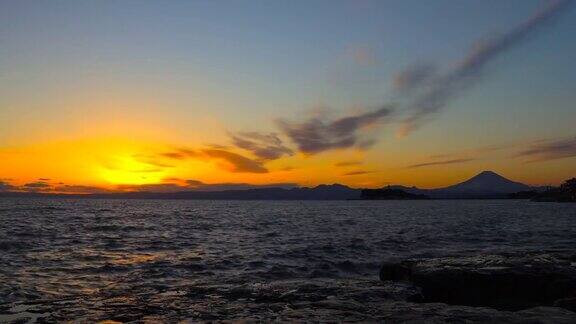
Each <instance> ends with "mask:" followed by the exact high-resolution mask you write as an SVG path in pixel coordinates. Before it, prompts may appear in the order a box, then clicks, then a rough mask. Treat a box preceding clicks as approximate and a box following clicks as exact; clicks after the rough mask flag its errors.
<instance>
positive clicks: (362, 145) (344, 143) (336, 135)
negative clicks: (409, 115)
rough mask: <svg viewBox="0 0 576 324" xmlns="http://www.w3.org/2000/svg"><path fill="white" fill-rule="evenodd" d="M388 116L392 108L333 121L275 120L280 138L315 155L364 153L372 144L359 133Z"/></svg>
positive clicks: (321, 117) (304, 151)
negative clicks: (343, 151)
mask: <svg viewBox="0 0 576 324" xmlns="http://www.w3.org/2000/svg"><path fill="white" fill-rule="evenodd" d="M391 113H392V108H391V107H390V106H386V107H382V108H379V109H376V110H374V111H369V112H365V113H360V114H356V115H352V116H347V117H342V118H339V119H336V120H330V119H329V118H327V117H326V116H320V117H314V118H310V119H308V120H306V121H303V122H289V121H286V120H278V121H277V124H278V126H279V127H280V129H281V130H282V132H283V133H284V135H286V136H287V137H288V138H290V140H292V142H294V143H295V144H296V146H297V147H298V149H299V150H300V152H302V153H306V154H317V153H321V152H324V151H327V150H333V149H346V148H359V149H366V148H367V147H369V146H371V145H372V144H374V141H372V140H371V139H363V138H362V137H361V134H360V131H361V130H363V129H366V128H368V127H369V126H373V125H376V124H378V123H382V121H383V120H384V118H385V117H387V116H389V115H390V114H391Z"/></svg>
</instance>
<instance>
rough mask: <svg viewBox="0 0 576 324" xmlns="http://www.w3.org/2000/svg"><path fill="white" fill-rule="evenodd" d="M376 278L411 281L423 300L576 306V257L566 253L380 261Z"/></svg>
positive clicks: (512, 307)
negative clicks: (379, 269) (380, 266)
mask: <svg viewBox="0 0 576 324" xmlns="http://www.w3.org/2000/svg"><path fill="white" fill-rule="evenodd" d="M380 279H381V280H383V281H388V280H390V281H400V282H407V283H411V284H413V285H414V286H415V287H418V288H420V289H421V290H422V301H423V302H441V303H446V304H453V305H468V306H484V307H491V308H494V309H499V310H510V311H518V310H524V309H528V308H533V307H541V306H557V307H562V308H565V309H567V310H575V305H576V303H575V302H576V255H575V254H568V253H565V252H564V253H553V252H552V253H523V254H517V253H516V254H488V255H482V254H479V255H474V256H470V257H461V256H460V257H444V258H428V259H411V260H405V261H402V262H397V263H388V264H384V265H383V266H382V268H381V271H380Z"/></svg>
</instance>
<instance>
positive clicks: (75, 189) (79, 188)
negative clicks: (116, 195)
mask: <svg viewBox="0 0 576 324" xmlns="http://www.w3.org/2000/svg"><path fill="white" fill-rule="evenodd" d="M52 191H54V192H61V193H74V194H99V193H110V192H114V191H113V190H110V189H106V188H102V187H95V186H83V185H61V186H56V187H54V188H53V190H52Z"/></svg>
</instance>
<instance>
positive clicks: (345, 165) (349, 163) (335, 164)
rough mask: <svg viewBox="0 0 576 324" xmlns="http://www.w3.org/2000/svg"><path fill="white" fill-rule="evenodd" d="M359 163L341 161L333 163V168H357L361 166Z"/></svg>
mask: <svg viewBox="0 0 576 324" xmlns="http://www.w3.org/2000/svg"><path fill="white" fill-rule="evenodd" d="M361 164H362V162H361V161H341V162H336V163H334V166H335V167H349V166H358V165H361Z"/></svg>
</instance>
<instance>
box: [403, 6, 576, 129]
mask: <svg viewBox="0 0 576 324" xmlns="http://www.w3.org/2000/svg"><path fill="white" fill-rule="evenodd" d="M571 2H572V1H571V0H555V1H550V2H549V3H548V4H547V5H545V6H543V7H542V8H541V9H540V10H538V11H537V12H536V13H535V14H534V15H532V16H531V17H530V18H528V19H527V20H525V21H524V22H522V23H521V24H519V25H517V26H516V27H514V28H512V29H510V30H509V31H507V32H506V33H504V34H502V35H500V36H499V37H493V38H491V39H487V40H484V41H481V42H477V43H476V44H474V46H473V47H472V48H471V49H470V50H469V52H468V53H467V55H466V56H465V57H464V58H463V59H462V60H461V61H460V62H459V63H458V64H456V65H455V66H454V67H453V68H452V69H451V70H449V71H447V72H446V73H445V74H438V73H435V71H436V68H434V67H432V66H430V65H416V66H411V67H409V68H408V69H406V70H405V71H403V72H401V73H400V74H399V75H398V76H397V77H396V78H395V80H396V83H397V85H396V88H397V89H399V90H401V92H403V93H406V95H407V96H408V98H409V99H408V100H409V101H410V103H409V104H408V105H409V108H410V109H411V110H412V114H411V115H410V116H409V117H408V118H406V119H405V120H404V121H403V123H402V126H401V128H400V130H399V134H400V135H407V134H409V133H410V132H412V131H414V130H415V129H417V128H418V127H419V126H421V125H422V124H423V123H424V122H425V121H427V120H428V119H430V118H431V117H432V115H434V114H435V113H437V112H439V111H440V110H441V109H442V108H444V107H445V106H446V105H447V104H448V103H449V101H450V100H451V99H453V98H455V97H456V96H458V95H459V94H460V93H461V92H462V91H463V90H465V89H468V88H469V87H471V86H472V85H474V84H476V83H477V81H478V80H479V79H480V76H481V74H482V71H483V69H484V68H485V66H486V65H488V64H489V63H491V62H492V61H493V60H494V59H496V58H497V57H498V56H500V55H501V54H502V53H504V52H506V51H507V50H509V49H511V48H513V47H514V46H516V45H518V44H519V43H521V42H522V41H523V40H525V39H526V38H527V37H528V36H530V35H532V34H533V33H534V32H535V31H537V30H538V29H539V28H540V27H541V26H542V25H544V24H545V23H548V22H551V21H553V20H554V19H555V18H557V17H558V16H559V15H560V14H561V13H562V11H563V9H565V8H566V7H567V6H568V5H569V4H570V3H571Z"/></svg>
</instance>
